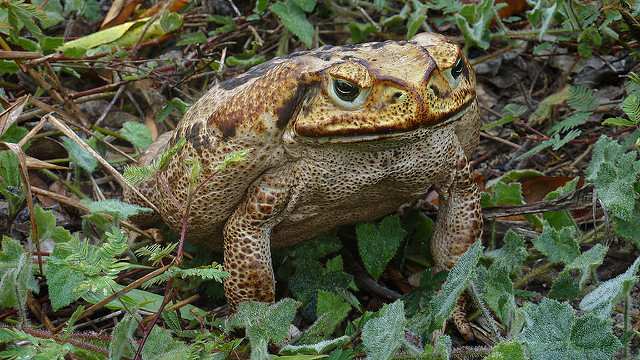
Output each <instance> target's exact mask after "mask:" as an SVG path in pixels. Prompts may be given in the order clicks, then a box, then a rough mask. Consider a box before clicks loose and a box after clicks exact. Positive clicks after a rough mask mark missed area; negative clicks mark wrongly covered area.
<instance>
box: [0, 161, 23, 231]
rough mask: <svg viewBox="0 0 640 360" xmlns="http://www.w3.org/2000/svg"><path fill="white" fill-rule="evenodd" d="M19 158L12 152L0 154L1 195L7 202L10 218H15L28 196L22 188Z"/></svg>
mask: <svg viewBox="0 0 640 360" xmlns="http://www.w3.org/2000/svg"><path fill="white" fill-rule="evenodd" d="M19 164H20V162H19V161H18V157H17V156H16V155H15V154H14V153H13V152H11V151H2V152H0V177H2V180H4V181H1V182H0V194H2V195H3V196H4V198H5V199H6V200H7V203H8V208H9V217H10V218H11V219H13V218H15V216H16V215H17V213H18V211H19V210H20V207H21V205H22V203H23V201H24V200H25V199H26V194H25V192H24V189H23V188H22V181H21V177H20V170H19V168H18V165H19Z"/></svg>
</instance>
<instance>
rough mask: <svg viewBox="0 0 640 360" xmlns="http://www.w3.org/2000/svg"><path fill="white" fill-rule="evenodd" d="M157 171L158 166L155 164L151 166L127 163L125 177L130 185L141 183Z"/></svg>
mask: <svg viewBox="0 0 640 360" xmlns="http://www.w3.org/2000/svg"><path fill="white" fill-rule="evenodd" d="M156 171H158V168H157V166H155V165H153V164H152V165H150V166H136V165H125V166H124V179H125V180H126V181H127V183H129V184H130V185H139V184H140V183H142V182H143V181H146V180H148V179H149V178H151V176H153V174H155V173H156Z"/></svg>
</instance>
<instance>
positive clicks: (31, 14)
mask: <svg viewBox="0 0 640 360" xmlns="http://www.w3.org/2000/svg"><path fill="white" fill-rule="evenodd" d="M6 10H7V19H8V22H9V25H11V27H10V30H9V34H10V37H11V40H12V41H14V42H17V41H18V40H20V39H21V38H20V36H19V34H18V31H19V30H21V29H22V27H23V26H24V27H26V28H27V29H28V30H29V31H30V32H31V35H33V36H34V37H35V38H36V39H37V40H38V41H42V39H44V35H43V34H42V30H40V28H39V27H38V25H37V24H36V22H35V21H34V20H35V19H38V20H40V21H43V22H45V23H48V22H49V20H48V18H47V14H45V13H44V11H42V10H40V9H38V8H37V7H36V6H35V5H33V4H26V3H25V2H24V0H19V1H12V2H11V3H10V6H8V7H7V8H6Z"/></svg>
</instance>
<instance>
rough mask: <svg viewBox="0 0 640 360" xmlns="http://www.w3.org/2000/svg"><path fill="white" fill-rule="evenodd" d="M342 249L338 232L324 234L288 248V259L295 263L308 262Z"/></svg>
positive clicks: (332, 231)
mask: <svg viewBox="0 0 640 360" xmlns="http://www.w3.org/2000/svg"><path fill="white" fill-rule="evenodd" d="M341 248H342V243H341V242H340V239H339V238H338V234H337V231H336V230H330V231H327V232H324V233H322V234H320V235H318V236H316V237H314V238H313V239H311V240H307V241H303V242H301V243H300V244H297V245H294V246H292V247H290V248H288V251H287V257H288V258H290V259H291V260H293V261H294V262H306V261H311V260H316V259H320V258H323V257H325V256H327V255H329V254H332V253H335V252H337V251H338V250H340V249H341Z"/></svg>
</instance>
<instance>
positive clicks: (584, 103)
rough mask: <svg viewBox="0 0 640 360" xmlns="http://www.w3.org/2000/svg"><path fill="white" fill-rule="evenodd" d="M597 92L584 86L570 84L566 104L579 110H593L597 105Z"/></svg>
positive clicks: (598, 98)
mask: <svg viewBox="0 0 640 360" xmlns="http://www.w3.org/2000/svg"><path fill="white" fill-rule="evenodd" d="M599 101H600V97H599V96H598V94H597V93H596V92H595V91H594V90H591V89H589V88H586V87H584V86H572V87H571V88H570V89H569V94H568V95H567V104H569V106H571V107H572V108H574V109H576V110H579V111H593V110H594V109H595V108H597V107H598V103H599Z"/></svg>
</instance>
